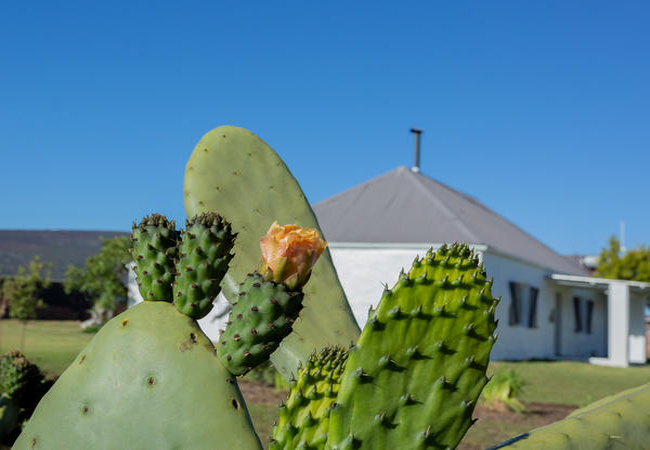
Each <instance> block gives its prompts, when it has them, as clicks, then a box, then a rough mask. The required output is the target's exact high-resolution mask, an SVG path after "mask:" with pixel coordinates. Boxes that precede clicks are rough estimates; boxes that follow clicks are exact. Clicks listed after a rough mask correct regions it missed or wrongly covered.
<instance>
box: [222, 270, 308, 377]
mask: <svg viewBox="0 0 650 450" xmlns="http://www.w3.org/2000/svg"><path fill="white" fill-rule="evenodd" d="M237 297H238V300H237V302H235V303H233V305H232V310H231V311H230V316H229V317H228V326H227V327H226V330H225V331H224V333H223V334H222V335H221V336H220V337H219V344H218V345H217V353H218V355H219V358H220V359H221V362H222V363H223V365H224V366H225V367H226V368H227V369H228V370H229V371H230V372H231V373H232V374H234V375H242V374H244V373H246V372H248V371H249V370H250V369H252V368H254V367H255V366H258V365H259V364H262V363H263V362H264V361H267V360H268V359H269V356H270V355H271V353H273V351H274V350H275V349H276V348H278V345H279V344H280V341H282V339H283V338H285V337H286V336H287V335H288V334H289V333H291V328H292V326H293V323H294V322H295V320H296V318H297V317H298V314H299V313H300V310H301V309H302V298H303V294H302V292H291V291H289V290H288V289H287V288H286V286H285V285H283V284H278V283H274V282H273V281H264V280H263V279H262V276H261V275H260V274H258V273H254V274H249V275H248V276H247V277H246V279H245V280H244V282H243V283H242V284H241V286H240V291H239V295H238V296H237Z"/></svg>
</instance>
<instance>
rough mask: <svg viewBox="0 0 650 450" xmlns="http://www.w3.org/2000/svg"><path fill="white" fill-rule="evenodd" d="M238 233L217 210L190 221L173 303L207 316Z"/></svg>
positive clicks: (198, 316)
mask: <svg viewBox="0 0 650 450" xmlns="http://www.w3.org/2000/svg"><path fill="white" fill-rule="evenodd" d="M234 242H235V235H234V234H233V232H232V230H231V226H230V223H228V222H227V221H226V220H224V219H223V218H222V217H221V216H219V215H218V214H216V213H213V212H212V213H203V214H199V215H198V216H194V217H192V218H191V219H188V220H187V223H186V225H185V231H183V237H182V240H181V243H180V246H179V250H178V253H179V259H178V261H177V262H176V278H175V280H174V282H173V285H174V304H175V305H176V307H177V308H178V310H179V311H181V312H182V313H183V314H187V315H188V316H190V317H192V318H194V319H197V320H198V319H201V318H202V317H205V316H206V315H207V314H208V313H209V312H210V310H211V309H212V302H213V301H214V299H215V298H216V297H217V295H219V292H220V290H221V288H220V287H219V283H220V282H221V279H222V278H223V277H224V275H225V274H226V271H227V270H228V263H229V262H230V260H231V259H232V257H233V255H232V254H231V253H230V250H232V247H233V245H234Z"/></svg>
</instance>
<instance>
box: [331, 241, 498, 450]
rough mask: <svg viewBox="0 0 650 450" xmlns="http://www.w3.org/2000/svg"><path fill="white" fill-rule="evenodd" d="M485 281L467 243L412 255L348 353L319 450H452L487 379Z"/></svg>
mask: <svg viewBox="0 0 650 450" xmlns="http://www.w3.org/2000/svg"><path fill="white" fill-rule="evenodd" d="M490 288H491V281H487V280H486V278H485V273H484V272H483V270H482V268H481V267H480V266H479V264H478V261H477V259H476V258H475V257H474V255H472V254H471V252H470V250H469V248H468V247H467V246H465V245H456V244H455V245H453V246H451V248H450V249H447V248H446V247H443V248H441V249H440V250H439V251H438V252H436V253H435V254H433V253H432V252H429V253H428V254H427V256H426V257H425V258H423V259H419V260H416V261H415V262H414V264H413V267H412V268H411V269H410V271H409V272H408V274H402V276H400V279H399V281H398V282H397V284H396V285H395V287H394V288H393V289H392V290H388V289H387V290H386V291H384V294H383V296H382V298H381V301H380V302H379V305H378V307H377V310H376V311H374V312H372V313H371V314H370V317H369V320H368V323H367V324H366V326H365V328H364V330H363V332H362V333H361V337H360V338H359V342H358V343H357V345H356V346H355V347H353V348H351V349H350V356H349V358H348V362H347V366H346V368H345V372H344V374H343V381H342V382H341V387H340V390H339V395H338V398H337V400H336V403H337V404H338V406H337V407H336V408H334V409H333V411H332V415H331V417H330V429H329V437H328V441H327V448H330V449H339V450H340V449H348V448H362V449H375V448H391V449H392V448H395V449H398V448H399V449H417V448H454V447H455V446H456V445H457V444H458V442H460V440H461V439H462V437H463V435H464V434H465V432H466V431H467V429H468V428H469V427H470V425H471V420H472V419H471V416H472V411H473V409H474V405H475V403H476V400H477V398H478V396H479V394H480V393H481V390H482V389H483V386H485V384H486V383H487V381H488V380H487V378H486V376H485V370H486V368H487V364H488V360H489V355H490V350H491V348H492V345H493V343H494V337H493V333H494V330H495V328H496V323H495V321H494V310H495V308H496V304H497V300H495V299H494V298H493V297H492V295H491V293H490Z"/></svg>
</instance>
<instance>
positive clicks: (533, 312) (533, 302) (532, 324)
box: [528, 286, 539, 328]
mask: <svg viewBox="0 0 650 450" xmlns="http://www.w3.org/2000/svg"><path fill="white" fill-rule="evenodd" d="M537 294H539V289H538V288H536V287H533V286H531V287H530V304H529V305H528V306H529V308H528V328H537Z"/></svg>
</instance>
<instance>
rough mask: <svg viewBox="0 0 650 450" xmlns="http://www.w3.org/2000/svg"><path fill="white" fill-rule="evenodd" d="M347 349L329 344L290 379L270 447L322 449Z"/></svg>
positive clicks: (275, 448) (271, 448) (272, 448)
mask: <svg viewBox="0 0 650 450" xmlns="http://www.w3.org/2000/svg"><path fill="white" fill-rule="evenodd" d="M347 358H348V351H347V350H345V349H343V348H340V347H326V348H324V349H323V350H321V351H320V352H319V353H314V354H312V356H311V357H310V358H309V359H308V360H307V363H306V364H305V367H304V368H302V369H301V370H300V371H299V373H298V379H297V380H292V381H291V382H290V387H291V392H290V393H289V398H288V399H287V402H286V404H284V405H281V406H280V418H279V420H278V424H277V426H275V428H274V429H273V439H272V440H271V445H270V446H269V450H292V449H295V448H301V449H322V448H324V447H325V442H326V440H327V433H328V431H329V416H330V413H331V410H332V405H333V404H334V402H335V401H336V396H337V395H338V392H339V385H340V381H341V375H342V373H343V369H345V363H346V361H347Z"/></svg>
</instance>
